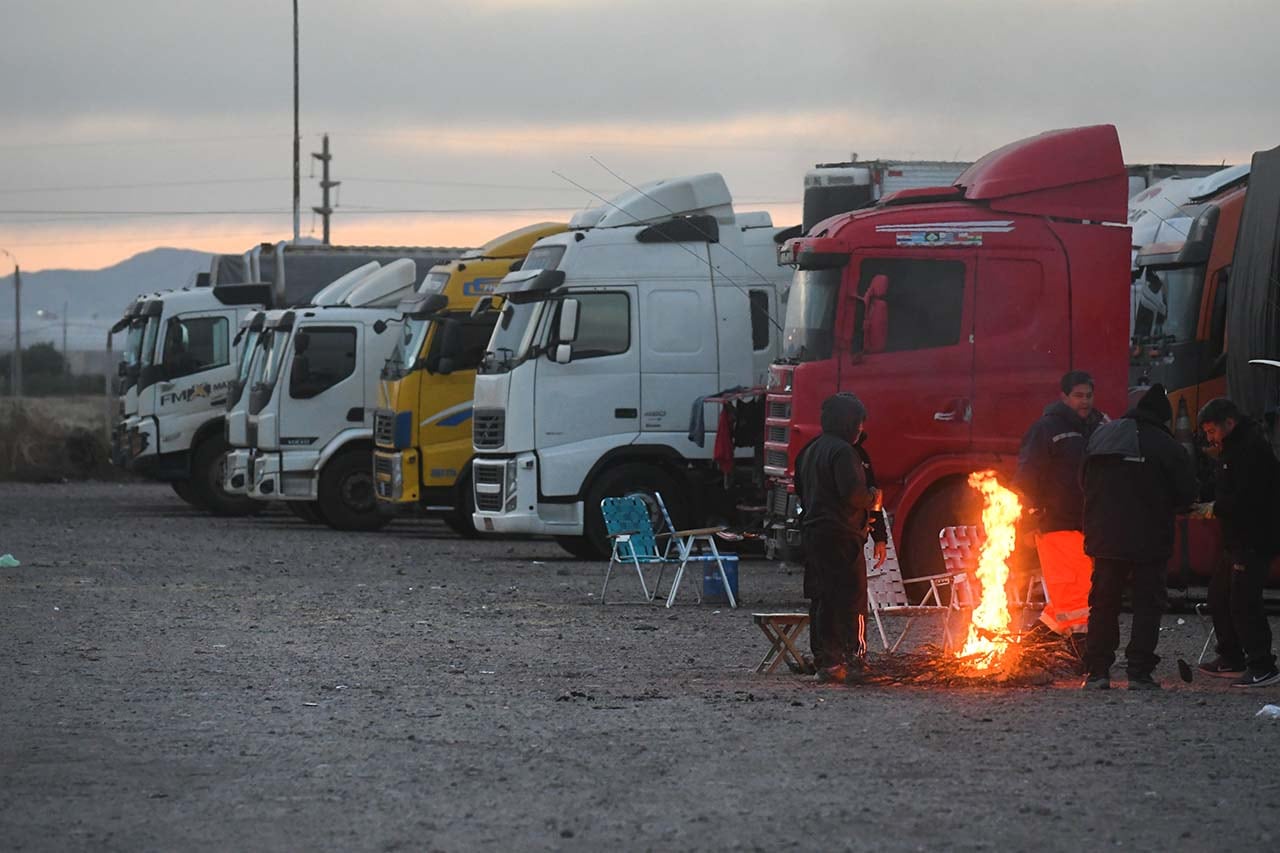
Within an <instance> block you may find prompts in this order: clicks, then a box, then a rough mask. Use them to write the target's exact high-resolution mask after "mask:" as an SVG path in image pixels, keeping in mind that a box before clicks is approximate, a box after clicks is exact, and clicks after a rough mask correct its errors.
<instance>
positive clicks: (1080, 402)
mask: <svg viewBox="0 0 1280 853" xmlns="http://www.w3.org/2000/svg"><path fill="white" fill-rule="evenodd" d="M1058 387H1059V390H1060V391H1061V392H1062V397H1061V399H1060V400H1058V401H1057V402H1055V403H1052V404H1051V405H1049V406H1048V407H1046V408H1045V410H1044V415H1043V416H1042V417H1041V418H1040V420H1038V421H1036V422H1035V423H1034V424H1032V425H1031V428H1030V429H1029V430H1027V433H1026V435H1024V436H1023V437H1022V447H1021V449H1020V450H1019V451H1018V469H1017V471H1016V472H1015V474H1014V476H1013V489H1014V491H1016V492H1018V494H1019V495H1020V496H1021V497H1022V501H1023V506H1025V507H1028V508H1029V509H1030V510H1031V512H1030V519H1031V520H1032V521H1033V523H1034V524H1035V526H1036V537H1035V541H1036V552H1037V555H1038V556H1039V558H1040V576H1041V579H1042V580H1043V581H1044V588H1045V592H1046V593H1047V596H1046V597H1047V598H1048V600H1049V604H1048V605H1046V606H1045V608H1044V612H1042V613H1041V614H1040V624H1041V625H1042V626H1044V629H1047V630H1049V631H1052V632H1054V633H1055V634H1062V635H1064V636H1068V637H1072V636H1073V635H1074V637H1073V647H1074V648H1077V649H1081V650H1083V648H1084V643H1083V642H1082V638H1083V634H1084V631H1085V626H1086V625H1087V624H1088V622H1089V582H1090V577H1091V575H1092V574H1093V564H1092V563H1091V562H1090V560H1089V558H1088V556H1087V555H1086V554H1085V552H1084V533H1083V521H1082V519H1083V515H1084V493H1083V492H1082V491H1081V487H1080V465H1081V463H1082V462H1083V461H1084V449H1085V447H1086V446H1087V445H1088V443H1089V438H1090V436H1092V435H1093V431H1094V430H1096V429H1097V428H1098V427H1099V426H1100V425H1101V424H1103V423H1104V422H1105V421H1106V415H1104V414H1103V413H1102V412H1100V411H1098V410H1097V409H1095V408H1094V407H1093V377H1092V376H1090V375H1089V374H1088V373H1085V372H1084V371H1082V370H1073V371H1071V372H1070V373H1067V374H1066V375H1065V376H1063V377H1062V380H1061V382H1059V386H1058Z"/></svg>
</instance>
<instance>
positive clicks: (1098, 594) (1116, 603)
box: [1083, 385, 1196, 690]
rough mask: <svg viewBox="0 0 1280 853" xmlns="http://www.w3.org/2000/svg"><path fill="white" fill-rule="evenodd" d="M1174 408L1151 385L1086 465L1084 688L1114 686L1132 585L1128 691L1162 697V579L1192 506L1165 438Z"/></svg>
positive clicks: (1094, 441) (1190, 491) (1092, 448)
mask: <svg viewBox="0 0 1280 853" xmlns="http://www.w3.org/2000/svg"><path fill="white" fill-rule="evenodd" d="M1172 419H1173V408H1172V407H1171V406H1170V405H1169V398H1168V397H1167V396H1166V395H1165V390H1164V386H1162V385H1152V386H1151V389H1150V390H1149V391H1148V392H1147V393H1146V394H1145V395H1143V397H1142V399H1141V400H1139V401H1138V403H1137V405H1136V406H1134V407H1133V408H1132V409H1130V410H1129V411H1127V412H1125V414H1124V417H1122V418H1120V419H1119V420H1116V421H1112V422H1111V423H1107V424H1103V425H1102V426H1100V427H1098V429H1097V430H1095V431H1094V433H1093V437H1092V438H1090V439H1089V446H1088V447H1087V448H1086V450H1085V460H1084V471H1083V481H1084V549H1085V552H1086V553H1087V554H1088V555H1089V556H1090V557H1092V558H1093V586H1092V589H1091V590H1090V592H1089V636H1088V643H1087V647H1086V651H1085V666H1086V667H1087V671H1088V677H1087V679H1086V680H1085V683H1084V686H1085V687H1087V688H1092V689H1102V690H1105V689H1107V688H1108V687H1110V686H1111V665H1112V664H1113V663H1115V659H1116V648H1117V647H1118V646H1119V645H1120V596H1121V593H1122V592H1123V590H1124V586H1125V585H1126V584H1131V596H1132V600H1133V625H1132V627H1131V629H1130V632H1129V645H1128V647H1127V648H1126V649H1125V664H1126V666H1125V668H1126V669H1127V670H1128V674H1129V689H1130V690H1159V689H1160V683H1159V682H1158V681H1156V680H1155V679H1154V678H1153V677H1152V673H1153V672H1155V668H1156V664H1158V663H1159V662H1160V658H1159V657H1158V656H1157V655H1156V643H1157V642H1158V641H1159V639H1160V614H1161V613H1162V612H1163V610H1164V605H1165V571H1166V566H1167V564H1168V562H1169V557H1170V555H1172V553H1173V529H1174V516H1175V515H1176V514H1177V512H1178V511H1179V510H1181V509H1185V508H1186V507H1189V506H1190V505H1191V502H1192V501H1193V500H1195V498H1196V480H1195V472H1194V469H1193V468H1192V465H1191V458H1190V457H1189V456H1188V455H1187V452H1186V450H1184V449H1183V448H1182V446H1181V445H1179V444H1178V442H1177V441H1176V440H1175V439H1174V437H1173V433H1172V432H1171V431H1170V430H1169V421H1171V420H1172Z"/></svg>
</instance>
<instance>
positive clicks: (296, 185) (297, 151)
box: [293, 0, 302, 243]
mask: <svg viewBox="0 0 1280 853" xmlns="http://www.w3.org/2000/svg"><path fill="white" fill-rule="evenodd" d="M301 150H302V140H301V138H300V137H299V136H298V0H293V242H295V243H296V242H298V237H299V235H300V233H301V228H302V212H301V207H300V204H301V200H302V166H301V164H300V163H299V159H300V158H301Z"/></svg>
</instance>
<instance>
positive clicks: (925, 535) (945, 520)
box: [899, 478, 982, 578]
mask: <svg viewBox="0 0 1280 853" xmlns="http://www.w3.org/2000/svg"><path fill="white" fill-rule="evenodd" d="M981 522H982V503H981V500H980V499H979V498H978V496H977V495H976V494H975V493H974V491H973V490H972V489H970V488H969V487H968V485H967V484H966V483H965V481H964V480H963V479H958V478H957V479H955V480H952V481H950V482H947V483H944V484H942V485H940V486H938V487H936V488H935V489H933V491H931V492H929V493H928V494H927V495H925V497H924V499H923V500H922V501H920V503H919V504H917V505H916V508H915V510H914V511H912V513H911V517H910V518H909V519H908V520H907V526H906V530H905V531H904V533H903V540H904V541H903V542H902V543H901V548H900V552H901V556H902V560H901V562H900V563H899V565H900V566H901V568H902V576H903V577H906V578H918V577H923V576H924V575H937V574H941V573H942V572H944V571H946V566H945V565H944V563H943V561H942V549H941V548H939V547H938V531H940V530H941V529H942V528H944V527H953V526H957V525H969V524H971V525H976V524H980V523H981Z"/></svg>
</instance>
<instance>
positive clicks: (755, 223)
mask: <svg viewBox="0 0 1280 853" xmlns="http://www.w3.org/2000/svg"><path fill="white" fill-rule="evenodd" d="M569 228H570V230H569V231H568V232H565V233H562V234H557V235H554V236H551V237H547V238H544V239H543V240H541V241H539V242H538V243H537V244H536V245H535V246H534V248H533V249H532V251H530V253H529V255H528V257H527V258H526V259H525V262H524V265H523V267H522V268H521V269H520V270H519V271H517V272H513V273H510V274H509V275H507V276H506V277H505V278H504V279H503V280H502V283H501V284H500V285H499V286H498V289H497V294H498V295H500V296H502V297H504V299H505V303H504V305H503V307H502V311H501V313H500V315H499V320H498V323H497V325H496V327H495V329H494V333H493V337H492V339H491V340H490V343H489V351H488V353H487V354H486V357H485V360H484V363H483V364H482V365H481V368H480V371H479V373H478V374H477V376H476V384H475V395H474V397H475V402H474V416H473V423H474V432H473V441H474V449H475V454H476V456H475V460H474V462H473V468H472V474H473V480H474V488H475V506H476V512H475V514H474V521H475V526H476V529H477V530H479V531H481V532H497V533H525V534H547V535H552V536H555V537H556V538H557V540H558V541H559V542H560V543H561V544H562V545H563V546H564V547H565V548H566V549H567V550H569V551H570V552H571V553H574V554H578V555H582V556H586V555H598V554H602V553H607V541H606V539H605V536H604V528H603V521H602V519H601V518H600V512H599V505H600V500H601V499H602V498H603V497H607V496H611V495H621V494H628V493H640V494H649V493H652V492H654V491H660V492H661V493H662V496H663V498H664V500H665V501H666V504H667V506H668V508H669V509H670V510H671V511H672V514H673V516H674V517H675V519H676V522H677V523H678V524H680V523H692V524H697V523H699V522H702V521H706V520H707V519H709V518H712V517H717V518H728V517H730V516H731V515H732V514H733V511H734V504H735V502H736V496H735V494H734V490H735V484H736V480H737V478H736V477H735V476H728V477H726V476H725V475H724V474H723V473H722V471H721V469H719V468H717V467H715V465H714V464H713V459H712V455H713V448H714V446H715V426H716V419H717V417H718V414H719V410H718V408H717V407H715V406H713V405H703V404H700V403H699V402H698V401H699V400H700V398H702V397H704V396H707V395H714V394H716V393H717V392H718V391H721V390H723V389H728V388H733V387H735V386H757V385H762V384H763V383H764V382H765V381H766V378H767V375H768V368H769V364H770V362H772V361H773V359H774V358H775V356H776V355H777V352H778V337H779V334H778V330H777V329H778V327H777V321H776V318H777V317H779V316H781V313H782V302H783V300H784V297H785V293H786V288H787V286H788V283H789V280H790V275H789V270H787V269H785V268H780V267H779V266H778V264H777V239H778V237H779V235H781V234H784V233H786V231H785V230H784V229H779V228H775V227H774V226H773V224H772V223H771V221H770V220H769V217H768V215H767V214H763V213H748V214H741V215H739V214H735V213H734V210H733V200H732V197H731V196H730V194H729V190H728V187H727V186H726V185H725V182H724V179H723V178H722V177H721V176H720V175H719V174H716V173H709V174H701V175H694V176H691V177H685V178H676V179H671V180H666V181H658V182H655V183H652V184H648V185H645V186H642V187H639V188H636V189H634V190H631V191H628V192H626V193H624V194H622V195H621V196H619V197H617V198H615V199H613V200H612V201H610V202H608V203H607V204H606V205H604V206H601V207H598V208H593V209H591V210H588V211H584V212H583V213H581V214H579V215H578V216H576V217H575V218H574V220H573V221H572V222H571V223H570V225H569ZM699 409H701V410H702V411H701V413H702V414H703V418H702V419H701V420H702V422H703V423H704V424H705V427H706V429H705V432H704V433H703V434H701V435H698V438H701V444H699V443H698V442H697V441H695V440H694V438H692V437H691V434H690V433H691V420H693V418H692V415H693V414H694V412H695V411H698V410H699ZM752 456H753V449H752V448H751V447H743V448H739V449H737V450H736V451H735V453H734V457H735V460H737V461H736V463H731V464H735V465H737V466H739V467H741V468H744V469H750V467H751V459H752ZM735 473H737V472H735ZM745 473H747V474H750V473H751V472H750V470H746V471H745ZM726 481H728V483H729V485H728V486H727V487H726Z"/></svg>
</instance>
